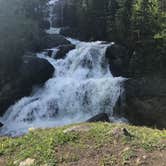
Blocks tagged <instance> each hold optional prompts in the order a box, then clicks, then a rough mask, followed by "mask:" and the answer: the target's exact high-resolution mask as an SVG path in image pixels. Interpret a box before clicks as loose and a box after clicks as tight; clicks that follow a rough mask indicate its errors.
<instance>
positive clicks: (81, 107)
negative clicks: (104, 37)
mask: <svg viewBox="0 0 166 166" xmlns="http://www.w3.org/2000/svg"><path fill="white" fill-rule="evenodd" d="M56 2H57V0H52V1H50V3H49V5H51V6H52V4H54V3H56ZM51 6H50V7H51ZM68 40H69V41H71V42H72V43H73V44H75V45H76V49H74V50H72V51H70V52H69V53H68V54H67V56H66V58H65V59H61V60H55V59H53V57H54V56H56V52H57V48H53V49H51V50H52V51H53V54H52V57H51V58H50V57H48V56H46V55H47V53H46V52H42V53H38V54H37V56H38V57H39V58H44V59H47V60H48V61H49V62H50V63H51V64H52V65H53V66H54V68H55V73H54V76H53V77H52V78H51V79H50V80H48V81H47V82H46V83H45V85H44V87H42V88H39V89H36V90H35V91H34V92H33V93H32V94H31V96H29V97H24V98H22V99H21V100H19V101H18V102H17V103H16V104H15V105H13V106H11V107H10V108H9V109H8V110H7V112H6V114H5V115H4V116H3V117H2V118H1V119H0V121H1V122H2V123H3V124H4V126H3V127H2V128H1V129H0V135H10V136H19V135H22V134H24V133H27V132H28V129H29V128H47V127H55V126H62V125H66V124H71V123H77V122H84V121H86V120H88V119H89V118H91V117H92V116H95V115H96V114H99V113H103V112H105V113H108V115H109V116H110V119H111V120H116V119H115V118H114V117H113V116H112V115H113V108H114V106H115V104H116V102H117V100H118V98H119V96H120V93H121V91H122V89H123V87H122V82H123V81H124V78H121V77H113V76H112V74H111V73H110V71H109V66H108V64H107V61H106V59H105V51H106V48H107V47H108V45H107V44H103V43H102V42H99V41H97V42H89V43H87V42H80V41H78V40H74V39H70V38H68ZM118 120H120V119H118Z"/></svg>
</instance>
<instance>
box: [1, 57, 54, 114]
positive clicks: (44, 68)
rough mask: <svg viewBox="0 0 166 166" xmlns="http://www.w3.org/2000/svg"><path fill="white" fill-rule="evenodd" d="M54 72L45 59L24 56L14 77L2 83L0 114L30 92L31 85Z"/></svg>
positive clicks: (39, 83) (43, 80) (41, 82)
mask: <svg viewBox="0 0 166 166" xmlns="http://www.w3.org/2000/svg"><path fill="white" fill-rule="evenodd" d="M53 72H54V67H53V66H52V65H51V64H50V63H49V62H48V61H47V60H45V59H40V58H37V57H34V56H24V57H23V59H22V65H21V66H20V68H19V71H18V73H17V75H16V76H15V79H12V78H11V80H9V81H8V82H6V83H4V85H2V88H1V90H0V106H1V107H0V115H3V113H4V112H5V111H6V109H7V108H8V107H9V106H10V105H12V104H14V103H15V102H16V101H17V100H19V99H20V98H22V97H24V96H27V95H29V94H30V93H31V91H32V88H33V86H35V85H41V84H43V83H44V82H46V81H47V80H48V79H49V78H50V77H52V74H53Z"/></svg>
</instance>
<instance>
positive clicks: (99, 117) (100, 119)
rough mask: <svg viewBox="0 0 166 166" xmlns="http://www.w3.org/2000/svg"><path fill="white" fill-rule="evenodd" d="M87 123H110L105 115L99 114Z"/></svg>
mask: <svg viewBox="0 0 166 166" xmlns="http://www.w3.org/2000/svg"><path fill="white" fill-rule="evenodd" d="M87 122H110V120H109V117H108V115H107V114H106V113H101V114H98V115H96V116H94V117H92V118H90V119H88V120H87Z"/></svg>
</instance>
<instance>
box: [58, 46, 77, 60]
mask: <svg viewBox="0 0 166 166" xmlns="http://www.w3.org/2000/svg"><path fill="white" fill-rule="evenodd" d="M74 48H75V45H73V44H64V45H61V46H59V47H58V52H57V53H56V56H55V59H63V58H65V56H66V54H67V53H68V52H69V51H71V50H72V49H74Z"/></svg>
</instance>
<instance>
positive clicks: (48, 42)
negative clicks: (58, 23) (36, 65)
mask: <svg viewBox="0 0 166 166" xmlns="http://www.w3.org/2000/svg"><path fill="white" fill-rule="evenodd" d="M44 41H45V48H47V49H49V48H53V47H58V46H60V45H65V44H70V42H69V41H68V40H67V39H66V38H65V37H64V36H62V35H58V34H52V35H46V36H45V39H44Z"/></svg>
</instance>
